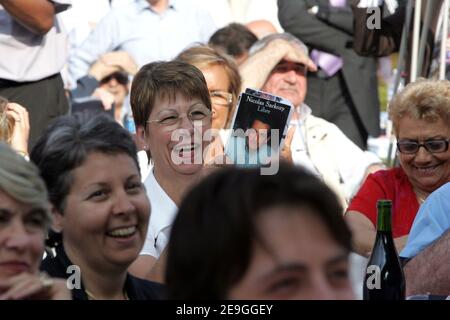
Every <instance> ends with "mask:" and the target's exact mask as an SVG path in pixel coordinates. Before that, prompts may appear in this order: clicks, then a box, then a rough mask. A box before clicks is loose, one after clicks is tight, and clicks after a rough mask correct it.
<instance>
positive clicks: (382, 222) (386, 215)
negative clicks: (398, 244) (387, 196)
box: [377, 207, 392, 232]
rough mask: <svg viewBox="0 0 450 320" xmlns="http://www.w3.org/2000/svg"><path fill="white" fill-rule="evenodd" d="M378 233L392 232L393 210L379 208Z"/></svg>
mask: <svg viewBox="0 0 450 320" xmlns="http://www.w3.org/2000/svg"><path fill="white" fill-rule="evenodd" d="M377 231H381V232H391V231H392V224H391V208H389V207H387V208H386V207H385V208H378V224H377Z"/></svg>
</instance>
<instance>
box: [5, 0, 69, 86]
mask: <svg viewBox="0 0 450 320" xmlns="http://www.w3.org/2000/svg"><path fill="white" fill-rule="evenodd" d="M50 2H51V3H52V4H53V5H54V6H55V12H56V13H59V12H61V11H64V10H66V9H67V8H69V7H70V3H71V0H52V1H50ZM67 56H68V40H67V35H66V33H65V32H64V30H63V28H61V25H60V23H59V20H58V16H56V17H55V23H54V25H53V27H52V28H51V29H50V30H49V31H48V32H47V33H46V34H45V35H43V36H42V35H38V34H35V33H33V32H31V31H30V30H28V29H27V28H25V27H24V26H22V25H21V24H20V23H19V22H17V21H16V20H15V19H14V18H13V17H12V16H10V15H9V13H8V12H7V11H6V10H5V9H4V8H3V7H2V6H1V5H0V79H5V80H11V81H16V82H27V81H38V80H42V79H44V78H47V77H49V76H52V75H54V74H57V73H59V72H60V71H61V69H62V68H63V66H64V63H65V62H66V59H67Z"/></svg>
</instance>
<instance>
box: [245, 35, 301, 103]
mask: <svg viewBox="0 0 450 320" xmlns="http://www.w3.org/2000/svg"><path fill="white" fill-rule="evenodd" d="M277 39H283V40H286V41H288V42H289V43H291V44H292V45H293V46H294V47H295V48H298V50H299V51H300V52H302V53H304V54H305V55H306V56H308V48H307V47H306V45H305V44H304V43H303V42H301V41H300V40H299V39H298V38H296V37H294V36H293V35H291V34H289V33H276V34H271V35H268V36H266V37H264V38H263V39H261V40H259V41H258V42H256V43H255V44H254V45H253V46H252V48H251V49H250V55H252V54H254V53H256V52H257V51H259V50H261V49H263V48H265V47H266V46H267V45H268V44H269V43H270V42H272V41H274V40H277ZM306 73H307V67H306V66H305V65H303V64H299V63H295V62H292V61H288V60H286V59H282V60H280V61H279V62H278V64H277V65H276V66H275V67H274V68H273V70H272V71H271V73H270V74H269V76H268V77H267V79H266V82H265V83H264V85H263V87H262V88H261V90H262V91H265V92H268V93H272V94H275V95H278V96H280V97H283V98H285V99H288V100H289V101H290V102H291V103H292V104H293V105H294V106H296V107H297V106H300V105H301V104H302V103H303V101H304V100H305V96H306V92H307V82H306Z"/></svg>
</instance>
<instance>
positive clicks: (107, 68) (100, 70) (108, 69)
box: [89, 60, 121, 81]
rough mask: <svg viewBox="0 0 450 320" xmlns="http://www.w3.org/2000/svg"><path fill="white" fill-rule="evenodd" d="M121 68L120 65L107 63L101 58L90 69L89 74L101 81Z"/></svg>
mask: <svg viewBox="0 0 450 320" xmlns="http://www.w3.org/2000/svg"><path fill="white" fill-rule="evenodd" d="M120 70H121V69H120V67H119V66H115V65H106V64H104V63H103V62H102V61H101V60H97V61H96V62H95V63H94V64H93V65H92V66H91V68H90V69H89V75H90V76H91V77H94V78H95V79H97V81H101V80H102V79H103V78H106V77H107V76H109V75H110V74H113V73H114V72H118V71H120Z"/></svg>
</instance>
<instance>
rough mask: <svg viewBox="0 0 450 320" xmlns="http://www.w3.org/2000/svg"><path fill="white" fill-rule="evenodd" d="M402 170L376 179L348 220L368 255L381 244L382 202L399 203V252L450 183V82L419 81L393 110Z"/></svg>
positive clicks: (359, 195)
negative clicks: (433, 197) (422, 210)
mask: <svg viewBox="0 0 450 320" xmlns="http://www.w3.org/2000/svg"><path fill="white" fill-rule="evenodd" d="M389 113H390V117H391V119H392V121H393V125H394V133H395V135H396V137H397V141H398V142H397V151H398V153H397V154H398V159H399V162H400V167H398V168H393V169H389V170H381V171H378V172H376V173H374V174H372V175H370V176H369V177H368V178H367V180H366V182H365V183H364V185H363V186H362V187H361V189H360V190H359V192H358V193H357V194H356V196H355V197H354V198H353V201H352V202H351V204H350V206H349V209H348V212H347V213H346V219H347V221H348V222H349V224H350V226H351V228H352V229H353V233H354V236H355V237H354V242H355V243H354V245H355V249H356V250H357V251H358V252H359V253H361V254H364V255H368V254H369V253H370V250H372V245H373V242H374V239H375V231H376V230H375V225H376V205H375V204H376V201H377V200H378V199H390V200H392V201H393V209H394V212H393V216H392V228H393V235H394V238H395V239H394V241H395V243H396V246H397V249H398V251H400V250H401V249H402V248H403V247H404V246H405V244H406V241H407V238H408V234H409V231H410V229H411V226H412V223H413V221H414V218H415V216H416V214H417V211H418V209H419V206H420V205H421V204H422V202H423V201H425V199H426V198H427V196H428V195H429V194H430V193H432V192H433V191H434V190H436V189H438V188H439V187H441V186H442V185H444V184H445V183H447V182H449V181H450V151H449V148H448V147H449V141H450V139H449V137H450V82H449V81H436V80H424V79H421V80H418V81H417V82H415V83H411V84H409V85H408V86H407V87H406V88H405V89H404V90H403V91H402V92H401V93H399V94H398V95H397V96H395V97H394V99H393V100H392V101H391V103H390V106H389Z"/></svg>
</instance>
